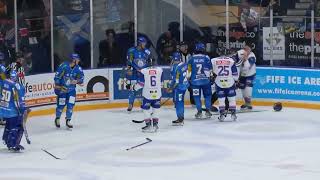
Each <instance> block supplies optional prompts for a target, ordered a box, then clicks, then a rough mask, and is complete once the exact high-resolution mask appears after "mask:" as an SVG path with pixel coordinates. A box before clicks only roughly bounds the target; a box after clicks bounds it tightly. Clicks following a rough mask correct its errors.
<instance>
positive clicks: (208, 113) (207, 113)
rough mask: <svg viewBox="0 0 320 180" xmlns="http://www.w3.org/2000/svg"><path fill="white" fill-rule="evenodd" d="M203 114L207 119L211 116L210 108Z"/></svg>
mask: <svg viewBox="0 0 320 180" xmlns="http://www.w3.org/2000/svg"><path fill="white" fill-rule="evenodd" d="M205 116H206V118H207V119H209V118H211V116H212V114H211V112H210V110H208V109H207V110H206V113H205Z"/></svg>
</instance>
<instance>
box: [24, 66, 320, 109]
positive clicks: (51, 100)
mask: <svg viewBox="0 0 320 180" xmlns="http://www.w3.org/2000/svg"><path fill="white" fill-rule="evenodd" d="M163 69H164V88H167V87H168V84H169V83H170V79H171V77H170V67H163ZM84 74H85V81H84V84H83V85H81V86H77V101H81V103H78V104H77V107H76V110H93V109H106V108H119V107H126V106H127V104H126V101H127V100H126V99H127V93H128V91H127V90H126V88H125V86H126V82H127V79H126V76H125V72H124V71H123V70H122V68H105V69H90V70H84ZM319 74H320V70H313V69H295V68H274V67H258V68H257V76H256V79H255V85H254V89H253V98H254V105H258V106H260V105H261V106H272V105H273V103H274V102H275V101H281V102H283V104H284V105H285V106H288V107H298V108H310V109H320V103H319V102H320V78H319ZM53 78H54V73H47V74H38V75H31V76H27V77H26V102H27V104H28V106H30V107H40V108H37V109H45V110H41V111H43V112H41V111H39V112H37V113H36V112H34V115H36V114H39V115H42V114H51V113H53V109H51V110H50V109H49V110H48V108H50V106H48V105H53V104H55V101H56V100H55V94H54V91H53V89H54V81H53ZM237 94H238V97H237V98H238V101H239V102H238V103H241V102H240V100H241V92H240V91H239V92H238V93H237ZM169 97H170V94H168V93H166V92H165V91H163V100H166V99H167V98H169ZM185 98H186V104H189V101H188V99H189V94H188V93H187V94H186V97H185ZM85 101H90V102H89V103H88V102H85ZM92 101H95V102H94V103H93V102H92ZM170 104H172V102H171V101H169V102H168V103H166V105H170ZM136 105H138V103H137V104H136Z"/></svg>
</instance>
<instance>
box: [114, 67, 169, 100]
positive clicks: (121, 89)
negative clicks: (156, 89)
mask: <svg viewBox="0 0 320 180" xmlns="http://www.w3.org/2000/svg"><path fill="white" fill-rule="evenodd" d="M170 80H171V75H170V67H163V81H164V83H163V88H168V87H169V83H170ZM127 83H128V82H127V79H126V76H125V71H124V70H122V69H115V70H113V99H114V100H119V99H128V92H129V91H128V90H127V89H126V85H127ZM171 96H172V95H171V94H168V93H167V92H166V91H165V90H164V89H162V97H164V98H166V97H171ZM137 97H141V94H140V95H138V96H137Z"/></svg>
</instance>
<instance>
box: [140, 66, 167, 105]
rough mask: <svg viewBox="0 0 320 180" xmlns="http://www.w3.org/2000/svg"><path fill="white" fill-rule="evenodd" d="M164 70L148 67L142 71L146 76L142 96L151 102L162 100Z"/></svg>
mask: <svg viewBox="0 0 320 180" xmlns="http://www.w3.org/2000/svg"><path fill="white" fill-rule="evenodd" d="M162 72H163V70H162V68H160V67H148V68H144V69H142V70H141V73H142V74H143V76H144V85H143V90H142V96H143V97H144V98H146V99H149V100H155V99H160V98H161V96H162V93H161V87H162Z"/></svg>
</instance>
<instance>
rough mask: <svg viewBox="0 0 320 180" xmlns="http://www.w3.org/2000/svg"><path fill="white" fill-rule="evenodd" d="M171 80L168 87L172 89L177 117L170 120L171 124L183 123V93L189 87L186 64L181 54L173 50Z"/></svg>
mask: <svg viewBox="0 0 320 180" xmlns="http://www.w3.org/2000/svg"><path fill="white" fill-rule="evenodd" d="M172 61H173V62H172V64H173V65H172V68H171V74H172V81H171V84H170V89H171V90H173V99H174V103H175V108H176V114H177V117H178V119H177V120H175V121H172V125H183V121H184V95H185V93H186V90H187V89H188V87H189V82H188V78H187V73H188V65H187V64H186V63H184V62H183V61H182V58H181V54H180V53H179V52H175V53H173V55H172Z"/></svg>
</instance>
